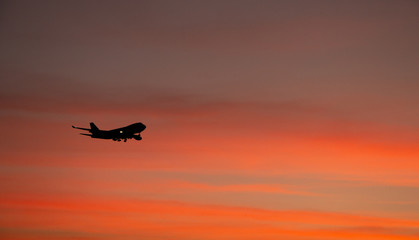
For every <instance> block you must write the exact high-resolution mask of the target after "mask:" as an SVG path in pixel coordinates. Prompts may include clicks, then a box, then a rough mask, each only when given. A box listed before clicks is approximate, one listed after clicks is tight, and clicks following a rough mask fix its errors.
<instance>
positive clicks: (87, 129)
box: [71, 126, 91, 131]
mask: <svg viewBox="0 0 419 240" xmlns="http://www.w3.org/2000/svg"><path fill="white" fill-rule="evenodd" d="M71 127H72V128H75V129H80V130H86V131H90V130H91V129H89V128H81V127H75V126H71Z"/></svg>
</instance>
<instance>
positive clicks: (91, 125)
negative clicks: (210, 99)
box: [90, 122, 99, 132]
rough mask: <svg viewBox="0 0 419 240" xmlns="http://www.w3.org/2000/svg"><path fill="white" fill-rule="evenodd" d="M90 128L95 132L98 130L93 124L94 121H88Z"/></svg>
mask: <svg viewBox="0 0 419 240" xmlns="http://www.w3.org/2000/svg"><path fill="white" fill-rule="evenodd" d="M90 129H92V132H97V131H99V128H98V127H96V125H95V124H94V123H92V122H91V123H90Z"/></svg>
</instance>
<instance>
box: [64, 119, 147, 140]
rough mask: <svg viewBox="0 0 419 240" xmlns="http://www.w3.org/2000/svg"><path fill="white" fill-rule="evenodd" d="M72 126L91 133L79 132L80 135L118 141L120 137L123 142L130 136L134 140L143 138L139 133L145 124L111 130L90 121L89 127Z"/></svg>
mask: <svg viewBox="0 0 419 240" xmlns="http://www.w3.org/2000/svg"><path fill="white" fill-rule="evenodd" d="M72 127H73V128H76V129H81V130H85V131H89V132H90V133H91V134H85V133H80V134H81V135H85V136H90V137H91V138H101V139H112V140H114V141H118V142H120V141H121V140H122V139H124V142H126V141H127V139H131V138H134V139H135V140H138V141H140V140H141V139H143V138H142V137H141V135H140V133H141V132H142V131H144V129H145V128H146V127H145V125H144V124H142V123H140V122H139V123H134V124H131V125H128V126H126V127H122V128H117V129H113V130H100V129H99V128H98V127H97V126H96V125H95V124H94V123H92V122H91V123H90V129H89V128H81V127H75V126H72ZM137 133H138V134H137Z"/></svg>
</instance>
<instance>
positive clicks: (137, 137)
mask: <svg viewBox="0 0 419 240" xmlns="http://www.w3.org/2000/svg"><path fill="white" fill-rule="evenodd" d="M134 139H135V140H138V141H140V140H141V139H143V138H142V137H141V135H134Z"/></svg>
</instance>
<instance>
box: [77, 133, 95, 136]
mask: <svg viewBox="0 0 419 240" xmlns="http://www.w3.org/2000/svg"><path fill="white" fill-rule="evenodd" d="M80 135H84V136H89V137H91V136H92V134H86V133H80Z"/></svg>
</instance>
